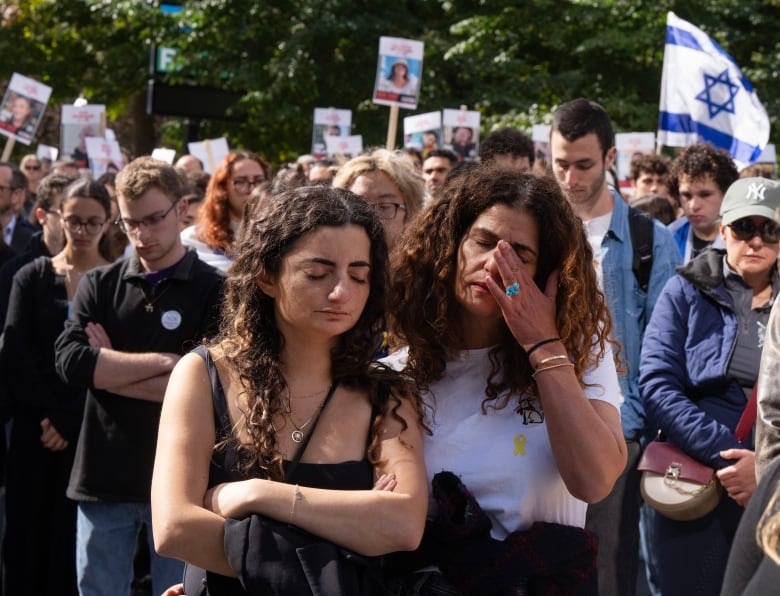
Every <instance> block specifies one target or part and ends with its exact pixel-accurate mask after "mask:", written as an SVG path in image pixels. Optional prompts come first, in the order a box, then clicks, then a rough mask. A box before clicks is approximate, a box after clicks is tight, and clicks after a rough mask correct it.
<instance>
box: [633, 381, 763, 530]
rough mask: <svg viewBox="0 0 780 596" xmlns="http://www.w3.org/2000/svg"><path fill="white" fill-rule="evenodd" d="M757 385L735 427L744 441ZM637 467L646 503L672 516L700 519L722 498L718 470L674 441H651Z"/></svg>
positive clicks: (752, 415) (749, 427)
mask: <svg viewBox="0 0 780 596" xmlns="http://www.w3.org/2000/svg"><path fill="white" fill-rule="evenodd" d="M756 389H757V387H753V392H752V393H751V395H750V399H749V400H748V403H747V405H746V406H745V410H744V412H742V416H741V417H740V419H739V423H738V424H737V428H736V430H735V431H734V434H735V435H736V437H737V440H739V441H740V442H743V441H744V440H745V438H746V437H747V435H748V433H749V432H750V429H751V428H752V427H753V422H754V421H755V418H756ZM637 469H638V470H639V471H640V472H642V479H641V481H640V484H639V489H640V491H641V493H642V498H643V499H644V500H645V503H647V504H648V505H650V507H652V508H653V509H655V510H656V511H657V512H658V513H660V514H661V515H663V516H665V517H668V518H669V519H673V520H677V521H691V520H694V519H699V518H701V517H704V516H705V515H707V514H708V513H710V512H711V511H712V510H713V509H715V507H717V506H718V503H719V502H720V497H721V493H722V492H723V488H722V487H721V485H720V482H719V481H718V478H717V476H716V475H715V470H714V469H713V468H711V467H710V466H707V465H705V464H703V463H701V462H698V461H696V460H695V459H693V458H692V457H691V456H690V455H688V454H687V453H685V452H684V451H683V450H682V449H680V448H679V447H677V446H676V445H674V444H672V443H668V442H666V441H660V440H655V441H651V442H650V443H649V444H648V445H647V447H646V448H645V451H644V453H643V454H642V457H641V459H640V460H639V464H637Z"/></svg>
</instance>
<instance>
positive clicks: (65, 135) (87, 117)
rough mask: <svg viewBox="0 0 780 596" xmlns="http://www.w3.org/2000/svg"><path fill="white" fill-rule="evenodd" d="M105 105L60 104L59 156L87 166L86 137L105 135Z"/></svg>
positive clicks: (82, 166) (81, 166)
mask: <svg viewBox="0 0 780 596" xmlns="http://www.w3.org/2000/svg"><path fill="white" fill-rule="evenodd" d="M105 135H106V106H104V105H100V104H87V105H85V106H72V105H63V106H62V126H61V132H60V156H61V158H62V159H72V160H73V161H75V162H76V163H77V164H78V166H79V168H81V169H87V168H89V156H88V155H87V138H88V137H101V138H102V137H105Z"/></svg>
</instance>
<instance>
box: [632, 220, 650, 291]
mask: <svg viewBox="0 0 780 596" xmlns="http://www.w3.org/2000/svg"><path fill="white" fill-rule="evenodd" d="M628 226H629V230H630V232H631V245H632V247H633V249H634V256H633V259H632V262H631V269H632V270H633V272H634V277H636V281H637V283H638V284H639V287H640V288H642V291H643V292H647V288H648V286H649V285H650V271H651V270H652V268H653V218H652V217H650V216H649V215H648V214H647V213H645V212H644V211H642V210H640V209H635V208H634V207H629V208H628Z"/></svg>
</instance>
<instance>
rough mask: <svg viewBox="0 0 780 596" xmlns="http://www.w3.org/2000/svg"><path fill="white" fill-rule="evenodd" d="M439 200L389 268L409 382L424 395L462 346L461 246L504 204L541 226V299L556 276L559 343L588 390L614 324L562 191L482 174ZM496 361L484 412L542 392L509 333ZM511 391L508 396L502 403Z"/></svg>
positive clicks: (537, 180) (531, 177) (462, 180)
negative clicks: (589, 373)
mask: <svg viewBox="0 0 780 596" xmlns="http://www.w3.org/2000/svg"><path fill="white" fill-rule="evenodd" d="M440 196H441V198H440V199H439V200H438V201H437V202H435V203H434V204H433V205H432V206H431V207H430V208H429V209H427V210H426V211H424V212H423V213H422V214H421V215H420V216H419V217H418V218H417V219H416V220H415V221H414V222H413V223H412V224H411V226H410V227H409V228H408V229H407V230H406V232H405V234H404V236H403V238H402V240H401V243H400V244H399V245H398V246H397V247H396V249H395V250H394V252H393V261H392V266H391V270H392V279H391V286H390V293H389V295H390V304H391V305H392V309H391V312H390V324H391V329H392V330H393V332H394V333H396V334H397V336H398V338H399V340H400V341H402V342H405V343H406V344H407V345H408V346H409V356H408V364H407V372H408V373H409V374H410V376H411V377H412V378H414V379H415V381H416V382H417V385H418V388H419V390H420V391H425V390H427V389H428V386H429V384H430V383H432V382H434V381H437V380H438V379H441V378H442V376H443V375H444V372H445V368H446V364H447V360H448V358H450V357H451V356H452V355H454V353H455V352H456V351H457V346H458V345H459V344H460V332H459V321H458V317H459V316H460V309H459V307H458V303H457V300H456V297H455V292H454V287H455V282H456V279H455V276H456V274H457V269H458V252H459V248H460V246H461V243H462V241H463V239H464V237H465V236H466V234H467V233H468V230H469V228H470V227H471V225H472V224H473V223H474V221H475V220H476V219H477V217H478V216H479V215H480V214H481V213H482V212H484V211H485V210H486V209H488V208H489V207H491V206H493V205H499V204H501V205H508V206H510V207H512V208H513V209H517V210H519V211H522V212H524V213H527V214H528V215H530V216H532V217H533V218H534V219H535V220H536V222H537V223H538V226H539V256H538V263H537V269H536V275H535V277H534V281H535V282H536V285H537V286H538V287H539V288H541V289H544V287H545V284H546V282H547V279H548V277H549V276H550V274H551V273H552V272H553V271H556V270H557V271H558V272H559V279H558V288H557V297H556V312H557V315H556V318H557V321H556V323H557V327H558V333H559V336H560V337H561V340H562V341H563V343H564V345H565V346H566V350H567V351H568V353H569V354H570V356H571V358H572V361H573V363H574V368H575V371H576V373H577V376H578V378H579V379H580V381H581V382H582V374H583V372H584V370H585V369H586V368H587V367H588V366H589V365H591V364H593V363H594V361H595V360H596V359H597V358H602V357H604V355H605V353H606V352H605V349H606V344H607V341H608V339H607V338H608V336H609V333H610V331H611V327H612V323H611V319H610V316H609V312H608V310H607V306H606V303H605V300H604V295H603V294H602V293H601V291H600V290H599V287H598V282H597V279H596V272H595V270H594V267H593V253H592V250H591V247H590V244H589V243H588V239H587V237H586V235H585V230H584V228H583V225H582V222H581V221H580V219H579V218H578V217H577V216H576V215H575V214H574V212H573V211H572V209H571V206H570V205H569V203H568V201H567V200H566V199H565V198H564V196H563V194H562V193H561V190H560V188H559V186H558V184H557V183H556V182H555V181H554V180H552V179H549V178H545V177H539V176H536V175H535V174H531V173H527V172H523V173H519V172H512V171H509V170H501V169H497V168H495V167H493V166H490V165H482V166H479V167H476V168H472V169H470V170H469V171H467V172H464V173H463V174H462V175H459V176H457V177H455V178H453V179H452V180H449V181H447V183H446V184H445V186H444V187H443V189H442V192H441V195H440ZM594 348H596V355H595V356H594V352H593V349H594ZM490 360H491V363H492V370H491V374H490V376H489V377H488V381H487V387H486V398H485V400H484V402H483V404H482V408H483V411H484V410H485V408H486V407H487V406H488V405H490V407H493V408H495V409H501V408H503V407H506V405H507V404H508V403H509V395H512V394H514V395H517V396H518V400H519V399H520V396H521V395H522V393H523V392H524V391H526V390H531V391H534V392H535V390H536V387H535V383H534V381H533V378H532V377H531V373H532V372H533V371H532V369H531V365H530V363H529V361H528V356H527V355H526V353H525V351H524V350H523V348H522V347H521V346H520V345H519V344H518V343H517V341H516V340H515V339H514V337H513V336H512V334H511V332H510V331H509V328H508V327H506V326H505V333H504V336H503V339H502V340H501V342H500V344H499V345H497V346H495V347H494V348H493V349H492V350H491V351H490ZM506 390H509V394H508V395H507V396H506V397H504V398H502V399H501V400H498V397H499V395H500V394H502V393H504V392H505V391H506ZM497 400H498V401H497ZM518 403H519V402H518Z"/></svg>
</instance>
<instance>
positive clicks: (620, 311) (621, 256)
mask: <svg viewBox="0 0 780 596" xmlns="http://www.w3.org/2000/svg"><path fill="white" fill-rule="evenodd" d="M613 194H614V198H615V200H614V207H613V209H612V219H611V221H610V223H609V229H608V230H607V233H606V234H605V235H604V239H603V240H602V242H601V268H602V275H603V280H604V294H605V295H606V299H607V306H609V310H610V313H611V315H612V322H613V330H612V337H613V339H616V340H617V341H619V342H620V345H621V350H620V361H621V364H622V368H623V369H624V370H625V373H626V374H623V375H620V376H619V379H618V380H619V382H620V389H621V391H622V392H623V399H624V402H623V405H622V406H621V408H620V419H621V422H622V424H623V434H624V436H625V437H626V438H627V439H630V440H640V439H642V438H643V437H644V436H645V435H647V434H648V433H652V432H653V429H649V428H647V427H646V422H645V411H644V407H643V405H642V401H641V400H640V398H639V389H638V388H637V379H638V377H639V356H640V350H641V345H642V343H641V342H642V336H643V335H644V332H645V327H646V326H647V322H648V321H649V320H650V315H651V313H652V312H653V307H654V306H655V302H656V300H657V299H658V295H659V294H660V293H661V289H662V288H663V287H664V284H665V283H666V280H667V279H669V278H670V277H671V276H672V275H674V270H675V267H676V266H677V265H679V264H680V253H679V252H678V250H677V246H676V245H675V244H674V239H673V238H672V235H671V234H670V233H669V230H667V229H666V227H665V226H664V225H663V224H662V223H660V222H659V221H657V220H654V222H653V225H654V231H653V267H652V269H651V272H650V282H649V285H648V288H647V293H645V292H643V291H642V290H641V289H640V287H639V283H638V282H637V280H636V277H635V276H634V272H633V270H632V268H631V266H632V261H633V256H634V248H633V246H632V244H631V232H630V230H629V224H628V205H626V203H625V201H623V199H622V198H620V195H618V194H615V193H613Z"/></svg>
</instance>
